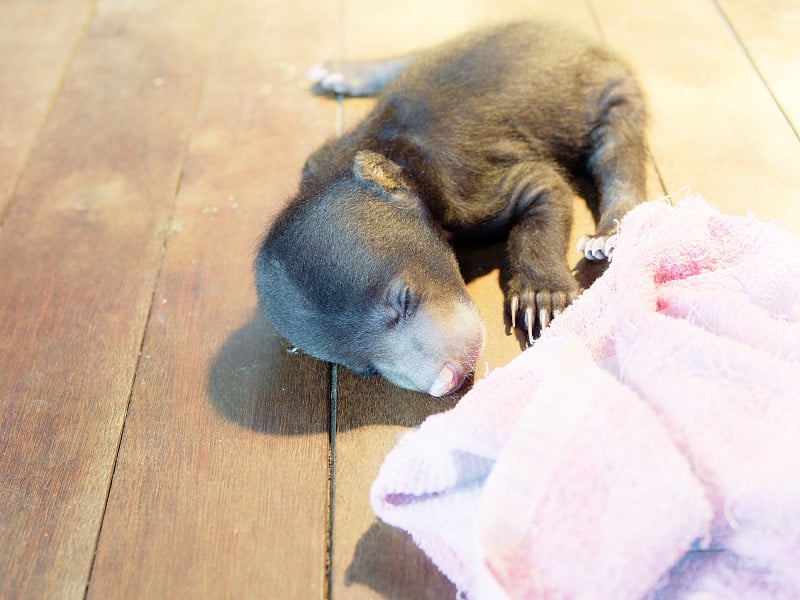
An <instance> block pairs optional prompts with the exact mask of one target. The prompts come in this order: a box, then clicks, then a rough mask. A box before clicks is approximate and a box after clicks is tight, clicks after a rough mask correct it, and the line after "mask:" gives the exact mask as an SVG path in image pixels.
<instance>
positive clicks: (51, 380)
mask: <svg viewBox="0 0 800 600" xmlns="http://www.w3.org/2000/svg"><path fill="white" fill-rule="evenodd" d="M208 8H209V7H208V6H206V5H205V4H202V5H201V4H194V3H192V4H188V3H170V2H164V3H160V4H159V3H150V4H147V5H146V6H142V3H141V2H139V1H138V0H130V1H127V2H126V1H121V0H115V1H113V2H111V1H109V2H101V3H100V4H99V6H98V9H97V14H96V18H95V19H94V21H93V22H92V24H91V26H90V27H89V29H88V32H87V35H86V37H85V40H84V42H83V43H82V45H81V47H80V49H79V50H78V52H77V55H76V57H75V60H74V63H73V65H72V68H71V70H70V73H69V76H68V78H67V80H66V81H65V83H64V85H63V88H62V91H61V94H60V96H59V98H58V101H57V102H56V104H55V106H54V108H53V111H52V115H51V116H50V118H49V120H48V123H47V126H46V127H45V129H44V131H43V133H42V135H41V141H40V143H39V144H38V145H37V149H36V150H35V151H34V153H33V155H32V157H31V159H30V162H29V166H28V168H27V170H26V173H25V176H24V177H23V179H22V181H21V183H20V185H19V188H18V191H17V194H16V198H15V201H14V203H13V204H12V205H11V208H10V210H9V213H8V216H7V218H6V221H5V224H4V227H3V230H2V234H1V235H0V272H2V274H3V285H2V286H0V340H1V341H0V373H2V377H0V398H2V403H0V596H3V597H9V598H13V597H22V598H78V597H82V596H83V594H84V590H85V587H86V583H87V577H88V574H89V570H90V565H91V561H92V556H93V554H94V550H95V544H96V539H97V534H98V530H99V526H100V520H101V516H102V512H103V508H104V505H105V500H106V495H107V489H108V484H109V478H110V475H111V469H112V465H113V462H114V457H115V453H116V449H117V445H118V443H119V438H120V433H121V428H122V424H123V419H124V415H125V409H126V404H127V401H128V398H129V394H130V389H131V382H132V378H133V374H134V367H135V364H136V360H137V354H138V350H139V347H140V343H141V337H142V333H143V327H144V323H145V319H146V315H147V312H148V308H149V305H150V298H151V295H152V290H153V285H154V279H155V274H156V271H157V268H158V264H159V261H160V255H161V250H162V247H163V244H164V226H165V224H166V222H167V219H168V217H169V214H170V210H171V206H172V202H173V198H174V190H175V186H176V184H177V181H178V174H179V168H180V164H181V160H182V155H183V149H184V144H185V137H186V132H187V130H188V127H189V124H190V121H191V116H192V112H193V107H194V105H195V101H196V96H197V93H198V90H199V87H200V82H201V81H200V80H201V77H200V73H201V72H200V71H199V70H198V69H197V64H198V63H199V64H203V62H204V61H203V56H204V55H205V44H204V43H203V40H204V39H205V37H206V35H207V30H208V27H209V24H210V22H211V13H210V11H209V10H208ZM167 57H168V58H167ZM157 77H162V78H164V79H163V81H164V82H166V83H165V85H163V86H161V87H159V86H154V85H153V82H154V79H155V78H157Z"/></svg>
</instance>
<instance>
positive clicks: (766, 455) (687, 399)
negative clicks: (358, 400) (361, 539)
mask: <svg viewBox="0 0 800 600" xmlns="http://www.w3.org/2000/svg"><path fill="white" fill-rule="evenodd" d="M799 320H800V241H798V239H797V238H796V237H794V236H792V235H790V234H788V233H786V232H784V231H782V230H780V229H778V228H777V227H775V226H773V225H769V224H765V223H761V222H758V221H756V220H755V219H753V218H752V217H748V218H740V217H730V216H724V215H721V214H720V213H719V212H717V211H716V210H715V209H713V208H711V207H710V206H708V205H707V204H706V203H705V202H704V201H703V200H702V198H700V197H699V196H697V195H695V196H691V197H689V198H687V199H686V200H684V201H682V202H681V203H680V204H679V205H678V206H676V207H673V206H670V205H669V204H668V203H666V202H663V201H655V202H651V203H648V204H645V205H642V206H640V207H638V208H637V209H635V210H634V211H632V212H631V213H630V214H629V215H628V216H627V217H626V218H625V220H624V221H623V223H622V225H621V232H620V234H619V240H618V242H617V247H616V251H615V254H614V258H613V261H612V263H611V265H610V267H609V269H608V271H607V272H606V273H605V274H604V275H603V276H602V277H601V278H600V279H599V280H598V281H597V282H596V283H595V285H593V286H592V287H591V288H590V289H589V290H587V291H586V292H585V293H584V294H583V295H582V296H581V297H580V298H579V299H578V300H577V301H576V302H575V303H574V304H573V306H571V307H570V308H569V309H568V310H567V311H566V312H565V313H564V314H563V315H561V316H560V317H559V318H558V319H557V320H556V321H555V322H554V323H553V324H552V326H551V327H550V328H549V329H548V330H546V331H545V333H544V335H543V336H542V338H541V339H540V340H539V341H538V342H537V343H536V345H535V346H534V347H533V348H531V349H529V350H527V351H526V352H524V353H522V354H521V355H520V356H519V357H518V358H516V359H515V360H514V361H512V362H511V363H510V364H509V365H507V366H505V367H502V368H499V369H496V370H495V371H493V372H492V373H491V374H489V376H487V377H486V378H485V379H483V380H482V381H480V382H478V383H477V384H476V385H475V387H474V388H473V389H472V390H471V391H470V392H469V393H468V394H466V395H465V396H464V398H462V400H461V402H459V404H458V406H456V407H455V408H454V409H452V410H451V411H449V412H447V413H443V414H439V415H435V416H432V417H430V418H428V419H427V420H426V421H425V422H424V423H423V424H422V425H421V426H420V427H419V428H418V429H417V430H414V431H411V432H409V433H408V434H406V435H405V436H404V437H403V439H402V440H401V441H400V443H399V444H398V446H397V447H396V448H395V449H394V450H393V451H392V452H391V453H390V454H389V455H388V456H387V458H386V461H385V463H384V465H383V466H382V468H381V470H380V473H379V475H378V477H377V479H376V481H375V483H374V484H373V487H372V494H371V496H372V504H373V508H374V510H375V512H376V513H377V514H378V516H379V517H380V518H381V519H382V520H384V521H385V522H387V523H390V524H392V525H395V526H398V527H401V528H403V529H405V530H407V531H408V532H410V533H411V535H412V537H413V538H414V540H415V541H416V543H417V544H418V545H419V546H420V547H421V548H422V549H423V550H424V551H425V552H426V553H427V554H428V555H429V556H430V558H431V559H432V560H433V562H434V563H435V564H436V565H437V566H438V567H439V568H440V569H441V570H442V572H443V573H444V574H445V575H447V576H448V577H449V578H450V579H451V580H452V581H453V582H454V583H455V584H456V586H457V587H458V589H459V593H460V594H462V595H463V596H464V597H467V598H515V599H516V598H587V599H588V598H598V599H607V598H615V599H620V600H622V599H625V598H631V599H638V598H690V597H694V598H701V597H702V598H718V599H727V598H730V599H733V598H742V597H747V598H751V597H752V598H762V597H763V598H781V597H786V598H790V597H800V402H798V401H797V397H798V390H800V364H798V363H800V324H798V321H799Z"/></svg>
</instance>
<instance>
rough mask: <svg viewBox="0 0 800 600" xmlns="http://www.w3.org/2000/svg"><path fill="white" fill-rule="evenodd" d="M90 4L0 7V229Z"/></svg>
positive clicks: (69, 0) (50, 1) (84, 0)
mask: <svg viewBox="0 0 800 600" xmlns="http://www.w3.org/2000/svg"><path fill="white" fill-rule="evenodd" d="M94 4H95V2H94V1H93V0H46V1H40V2H35V3H34V2H28V1H27V0H7V1H5V2H2V3H0V57H2V60H0V224H2V222H3V217H4V216H5V212H6V208H7V206H8V203H9V202H10V201H11V197H12V195H13V193H14V189H15V188H16V185H17V182H18V180H19V176H20V175H21V173H22V169H23V167H24V165H25V162H26V160H27V159H28V157H29V156H30V153H31V150H32V148H33V145H34V143H35V142H36V139H37V136H38V135H39V132H40V131H41V129H42V126H43V125H44V121H45V118H46V117H47V115H48V113H49V111H50V110H51V108H52V105H53V101H54V99H55V98H56V96H57V93H58V91H59V89H60V85H61V81H62V79H63V77H64V74H65V71H66V69H67V68H68V67H69V64H70V61H71V59H72V57H73V54H74V51H75V48H76V46H77V44H78V42H79V41H80V39H81V38H82V36H83V33H84V31H85V29H86V26H87V23H88V21H89V19H90V18H91V17H92V15H93V9H94Z"/></svg>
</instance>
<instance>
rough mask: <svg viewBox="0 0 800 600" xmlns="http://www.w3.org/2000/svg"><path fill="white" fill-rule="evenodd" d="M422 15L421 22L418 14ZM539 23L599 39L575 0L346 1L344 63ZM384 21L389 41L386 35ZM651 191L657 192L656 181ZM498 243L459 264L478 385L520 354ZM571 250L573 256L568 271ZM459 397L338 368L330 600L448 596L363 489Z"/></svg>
mask: <svg viewBox="0 0 800 600" xmlns="http://www.w3.org/2000/svg"><path fill="white" fill-rule="evenodd" d="M420 14H425V15H426V16H425V19H423V20H420V18H419V15H420ZM521 18H545V19H549V20H558V21H562V22H567V23H570V24H571V25H572V26H573V27H574V28H577V29H579V30H582V31H585V32H587V33H590V34H592V35H595V36H599V32H598V31H597V28H596V24H595V21H594V19H593V17H592V14H591V12H590V11H589V10H588V9H587V6H586V4H585V3H584V2H582V1H577V0H575V1H571V2H564V3H560V4H559V6H558V7H555V6H553V5H552V3H549V2H544V1H543V2H533V3H531V2H521V1H516V2H515V1H508V0H506V1H504V2H501V3H496V2H488V1H475V0H472V1H469V2H459V1H457V0H453V1H450V2H443V3H437V4H436V7H435V9H434V8H432V7H431V6H430V3H424V2H412V3H410V4H409V3H406V4H404V5H402V10H401V8H400V7H398V6H392V5H386V6H383V5H382V6H380V7H376V6H374V5H370V6H369V8H368V7H367V6H366V4H365V3H364V2H360V1H357V0H349V1H348V2H346V3H345V11H344V32H345V36H346V37H345V41H346V43H345V49H346V55H347V58H353V59H362V58H364V59H366V58H379V57H381V56H392V55H396V54H400V53H403V52H408V51H410V50H413V49H418V48H424V47H426V46H430V45H433V44H435V43H438V42H440V41H442V40H444V39H447V38H449V37H451V36H453V35H455V34H457V33H460V32H462V31H464V30H466V29H468V28H470V27H477V26H480V25H482V24H485V23H487V22H502V21H508V20H512V19H521ZM386 23H391V24H392V25H391V31H392V32H393V35H386V34H385V31H384V28H385V26H386V25H385V24H386ZM371 106H372V103H371V102H370V101H364V100H358V101H352V100H346V101H345V102H344V108H343V110H344V128H345V129H347V128H349V127H352V126H353V125H354V124H355V123H356V122H357V121H358V120H359V119H360V118H362V117H363V116H364V114H365V113H366V112H367V111H368V110H369V108H370V107H371ZM651 179H652V180H653V181H652V182H651V184H652V185H651V187H650V188H649V191H650V193H652V194H653V195H654V196H653V197H655V196H660V195H661V194H662V191H661V188H660V186H659V184H658V178H657V176H653V177H652V178H651ZM593 229H594V225H593V222H592V218H591V214H590V213H589V211H588V209H587V208H586V205H585V203H584V202H583V200H581V199H579V198H576V201H575V223H574V226H573V236H572V241H571V246H572V247H574V246H575V244H576V243H577V240H578V238H579V237H580V236H581V235H585V234H586V233H587V232H591V231H593ZM503 251H504V249H503V245H502V244H493V245H489V246H479V247H475V248H464V249H461V251H460V253H459V254H460V256H459V262H460V264H461V265H462V270H464V271H465V278H466V279H467V282H468V285H467V287H468V290H469V293H470V296H471V297H472V298H473V300H474V301H475V303H476V305H477V307H478V310H479V312H480V314H481V318H482V319H483V321H484V324H485V325H486V327H487V332H488V335H487V338H486V344H485V347H484V351H483V353H482V355H481V357H480V359H479V360H478V369H477V372H476V378H477V379H480V378H481V377H483V376H485V374H486V373H487V372H488V371H489V370H491V369H494V368H496V367H498V366H501V365H504V364H506V363H507V362H509V361H510V360H511V359H513V358H514V357H515V356H517V355H518V354H519V352H520V350H521V348H522V340H521V338H520V337H519V336H516V335H514V334H513V332H509V331H508V327H507V325H506V323H505V319H504V312H503V296H502V292H501V288H500V283H499V265H500V263H501V261H502V253H503ZM578 258H579V257H578V255H577V253H575V254H573V255H570V261H571V264H572V265H573V266H574V265H575V263H576V262H577V260H578ZM465 391H466V390H462V391H461V392H460V393H459V394H458V395H456V396H455V397H453V398H448V399H446V400H436V399H433V398H430V397H428V396H426V395H424V394H418V393H414V392H408V391H405V390H400V389H398V388H395V387H393V386H391V385H390V384H388V383H387V382H386V381H384V380H383V379H381V378H380V377H377V376H376V377H370V378H366V379H365V378H361V377H356V376H354V375H352V374H350V373H348V372H347V371H346V370H345V369H338V402H337V406H336V425H337V433H336V445H335V454H334V479H333V480H334V484H335V485H334V498H335V502H334V513H333V545H332V551H333V556H332V564H333V572H332V593H333V594H332V595H333V597H335V598H348V599H349V598H451V597H453V596H454V595H455V590H454V588H453V587H452V584H450V583H449V581H447V579H446V578H444V576H443V575H441V573H439V572H438V570H437V569H436V568H435V567H434V566H433V565H432V564H431V563H430V562H429V560H428V559H427V557H426V556H425V555H424V554H423V553H422V552H421V551H420V550H419V549H418V548H417V547H416V546H415V545H414V543H413V541H412V540H411V539H410V537H409V536H407V535H406V534H404V533H403V532H401V531H399V530H397V529H394V528H392V527H389V526H387V525H385V524H383V523H381V522H379V521H377V520H376V518H375V516H374V514H373V513H372V510H371V507H370V506H369V488H370V485H371V483H372V481H373V480H374V479H375V476H376V475H377V472H378V468H379V467H380V465H381V463H382V462H383V458H384V457H385V455H386V454H387V453H388V452H389V450H391V448H393V447H394V445H395V444H396V443H397V440H398V439H399V438H400V436H401V435H402V433H403V432H404V431H405V430H407V429H408V428H409V427H413V426H416V425H418V424H419V423H421V422H422V421H423V420H424V419H425V417H427V416H428V415H430V414H434V413H436V412H440V411H443V410H446V409H448V408H451V407H452V406H453V405H454V403H455V402H456V401H457V399H458V398H459V397H460V396H461V395H463V393H464V392H465Z"/></svg>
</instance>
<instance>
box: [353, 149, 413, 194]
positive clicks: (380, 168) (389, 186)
mask: <svg viewBox="0 0 800 600" xmlns="http://www.w3.org/2000/svg"><path fill="white" fill-rule="evenodd" d="M353 174H354V175H355V176H356V177H358V178H359V179H363V180H364V181H371V182H372V183H375V184H377V185H379V186H380V187H381V188H383V189H384V190H385V191H386V192H388V193H389V194H393V193H395V192H398V191H400V190H407V189H408V188H409V186H408V183H406V180H405V178H404V177H403V170H402V169H401V168H400V167H399V166H398V165H397V164H395V163H393V162H392V161H391V160H389V159H388V158H386V157H385V156H384V155H383V154H378V153H377V152H372V151H370V150H361V151H359V152H357V153H356V157H355V159H354V160H353Z"/></svg>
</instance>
